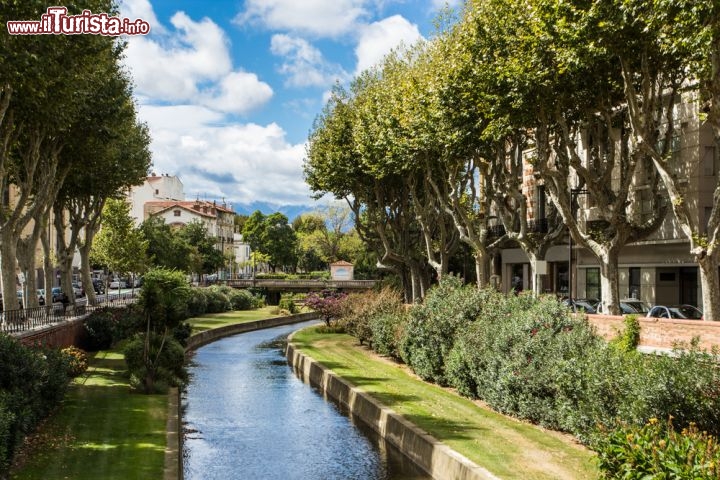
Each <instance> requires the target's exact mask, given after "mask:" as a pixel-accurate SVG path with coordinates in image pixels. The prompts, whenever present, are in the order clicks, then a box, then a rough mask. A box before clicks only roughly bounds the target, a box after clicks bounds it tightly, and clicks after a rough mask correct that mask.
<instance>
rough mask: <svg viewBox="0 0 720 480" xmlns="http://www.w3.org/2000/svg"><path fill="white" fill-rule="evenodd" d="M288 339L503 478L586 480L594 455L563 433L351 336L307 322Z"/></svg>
mask: <svg viewBox="0 0 720 480" xmlns="http://www.w3.org/2000/svg"><path fill="white" fill-rule="evenodd" d="M293 342H294V343H295V344H296V345H297V346H298V347H299V348H300V349H301V350H302V351H303V352H304V353H306V354H308V355H309V356H311V357H312V358H314V359H315V360H317V361H319V362H321V363H322V364H323V365H325V366H326V367H328V368H330V369H332V370H333V371H334V372H335V373H337V374H338V375H340V376H342V377H344V378H345V379H347V380H348V381H350V382H351V383H353V384H354V385H356V386H357V387H359V388H360V389H362V390H364V391H366V392H368V393H370V394H371V395H372V396H374V397H375V398H377V399H378V400H380V401H381V402H382V403H384V404H385V405H387V406H388V407H390V408H392V409H393V410H394V411H396V412H397V413H399V414H401V415H403V416H404V417H405V418H407V419H408V420H410V421H411V422H413V423H414V424H415V425H417V426H419V427H420V428H422V429H423V430H425V431H427V432H429V433H430V434H431V435H433V436H434V437H435V438H437V439H439V440H440V441H442V442H444V443H446V444H447V445H449V446H450V447H451V448H453V449H454V450H456V451H458V452H460V453H461V454H463V455H465V456H466V457H468V458H469V459H471V460H472V461H474V462H476V463H478V464H479V465H482V466H483V467H485V468H487V469H488V470H490V471H491V472H492V473H494V474H495V475H497V476H498V477H500V478H503V479H527V478H533V479H554V480H557V479H591V478H597V477H598V470H597V468H596V466H595V462H594V456H593V454H592V452H590V451H589V450H587V449H585V448H583V447H581V446H579V445H577V444H576V443H575V442H574V441H573V440H572V439H570V438H569V437H566V436H562V435H559V434H556V433H554V432H548V431H545V430H542V429H540V428H537V427H535V426H533V425H529V424H526V423H522V422H519V421H517V420H514V419H511V418H508V417H505V416H503V415H500V414H497V413H495V412H492V411H490V410H488V409H485V408H482V407H480V406H478V404H476V403H474V402H472V401H471V400H468V399H466V398H463V397H460V396H458V395H456V394H455V393H453V392H450V391H448V390H446V389H443V388H440V387H437V386H435V385H431V384H428V383H426V382H423V381H421V380H419V379H417V378H416V377H415V376H413V375H411V374H410V373H408V370H407V369H406V368H405V367H404V366H401V365H397V364H395V363H392V362H389V361H386V360H384V359H381V358H379V357H377V356H376V355H374V354H372V353H371V352H370V351H369V350H367V349H365V348H363V347H360V346H358V345H357V340H356V339H354V338H353V337H350V336H349V335H338V334H320V333H318V332H317V331H316V329H314V328H310V329H305V330H303V331H301V332H299V333H297V334H296V335H295V336H294V337H293Z"/></svg>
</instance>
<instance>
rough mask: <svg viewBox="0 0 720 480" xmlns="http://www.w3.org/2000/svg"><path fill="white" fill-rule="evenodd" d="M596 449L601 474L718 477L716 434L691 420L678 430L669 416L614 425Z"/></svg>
mask: <svg viewBox="0 0 720 480" xmlns="http://www.w3.org/2000/svg"><path fill="white" fill-rule="evenodd" d="M597 450H598V459H599V465H600V470H601V471H602V474H603V478H623V479H628V480H643V479H647V478H658V479H660V478H677V479H693V480H710V479H717V478H720V445H718V439H717V437H714V436H712V435H708V434H707V433H706V432H703V431H700V430H699V429H698V427H697V426H696V425H694V424H691V425H689V426H688V427H687V428H684V429H683V430H682V431H680V432H678V431H676V430H675V429H674V428H673V425H672V418H670V420H668V422H667V424H666V425H663V424H662V423H661V422H658V420H657V419H656V418H650V419H649V420H648V422H647V423H646V424H645V425H642V426H635V425H629V426H628V425H625V426H622V427H620V428H617V429H616V430H613V431H611V432H608V434H607V436H605V437H604V438H603V441H602V442H601V443H600V444H599V445H598V447H597Z"/></svg>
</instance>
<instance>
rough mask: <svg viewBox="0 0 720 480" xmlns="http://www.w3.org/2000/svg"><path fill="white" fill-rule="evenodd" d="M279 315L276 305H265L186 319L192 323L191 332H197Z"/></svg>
mask: <svg viewBox="0 0 720 480" xmlns="http://www.w3.org/2000/svg"><path fill="white" fill-rule="evenodd" d="M277 316H279V313H278V307H273V306H267V307H263V308H258V309H256V310H236V311H233V312H224V313H211V314H207V315H204V316H202V317H195V318H190V319H188V320H186V321H187V323H189V324H190V325H192V333H193V334H195V333H199V332H202V331H205V330H210V329H212V328H220V327H224V326H226V325H234V324H236V323H246V322H253V321H255V320H263V319H265V318H270V317H277Z"/></svg>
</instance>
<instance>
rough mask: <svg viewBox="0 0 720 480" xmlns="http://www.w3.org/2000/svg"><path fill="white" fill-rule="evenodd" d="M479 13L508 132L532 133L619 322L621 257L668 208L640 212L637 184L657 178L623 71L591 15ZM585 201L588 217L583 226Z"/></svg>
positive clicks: (480, 9) (507, 3)
mask: <svg viewBox="0 0 720 480" xmlns="http://www.w3.org/2000/svg"><path fill="white" fill-rule="evenodd" d="M473 5H474V8H473V10H472V15H471V17H472V24H473V25H474V27H473V29H474V31H476V32H479V33H478V36H479V37H480V38H481V39H482V42H480V43H479V45H478V46H476V52H475V54H476V55H478V57H476V58H479V59H483V60H485V61H486V63H487V64H489V65H490V67H491V71H492V73H493V75H492V76H493V78H494V79H495V82H494V83H492V82H491V83H489V84H488V85H489V87H490V91H491V92H493V93H494V95H493V97H494V98H500V97H501V96H504V97H505V101H504V102H502V103H501V104H500V105H499V110H500V111H504V112H507V114H506V115H505V117H504V118H503V122H506V121H509V122H510V124H511V125H512V126H513V127H515V129H526V130H527V131H528V132H531V134H532V144H533V145H532V146H533V147H534V150H533V151H534V154H533V155H532V156H531V157H529V158H528V160H529V163H531V164H532V167H533V173H534V174H536V175H537V176H539V179H540V180H541V181H542V184H543V185H544V187H545V190H546V192H547V193H548V195H549V196H550V199H551V200H552V202H553V204H554V206H555V208H556V209H557V211H558V213H559V214H560V215H561V217H562V218H563V221H564V223H565V225H566V226H567V228H568V230H569V234H570V235H571V236H572V239H573V240H574V241H575V242H577V243H578V244H579V245H582V246H583V247H585V248H586V249H587V250H588V251H590V252H591V253H592V254H593V255H594V256H595V257H596V258H597V260H598V262H599V264H600V277H601V297H602V298H601V300H602V302H603V305H604V307H605V308H606V311H608V312H610V313H619V275H618V256H619V253H620V250H621V249H622V248H623V247H624V246H625V245H627V244H628V243H631V242H634V241H638V240H642V239H643V238H646V237H647V236H648V235H650V234H651V233H652V232H654V231H655V230H657V228H658V227H659V226H660V224H661V223H662V221H663V220H664V218H665V213H666V210H665V208H666V207H665V204H664V203H663V202H662V199H661V198H657V197H656V198H654V199H653V201H652V202H651V203H652V206H651V208H650V209H649V211H648V212H643V213H644V215H640V214H639V213H638V212H637V211H635V210H634V209H633V208H634V207H633V205H635V204H636V202H634V200H636V199H637V198H638V197H639V191H638V189H637V188H636V182H637V180H638V178H639V177H640V176H643V175H646V174H647V172H646V171H641V165H642V162H641V160H642V152H639V151H637V150H633V149H632V148H630V147H631V146H630V145H628V138H627V136H626V135H625V134H624V132H626V130H627V128H626V122H627V117H626V114H625V113H624V112H623V109H622V95H621V93H622V91H621V87H620V77H619V68H618V64H617V62H616V61H615V59H614V58H613V57H612V56H611V55H609V54H608V52H607V51H605V50H604V49H602V48H597V46H596V44H595V43H594V42H592V40H593V39H594V38H595V37H593V35H594V34H595V33H596V28H597V24H596V23H595V22H594V21H593V17H592V13H593V12H592V11H587V10H583V8H581V6H578V5H570V4H561V5H558V4H557V3H556V2H550V1H544V0H537V1H533V2H530V3H529V4H528V3H527V2H517V1H515V0H479V1H476V2H473ZM587 9H590V10H591V6H587ZM501 19H502V21H500V20H501ZM508 19H511V20H510V21H508ZM505 25H513V28H514V30H513V31H507V30H506V29H505V28H504V26H505ZM498 29H500V30H499V31H498ZM498 38H499V39H501V41H497V39H498ZM478 47H480V48H478ZM496 118H502V117H496ZM513 123H515V124H514V125H513ZM650 178H651V183H652V175H651V176H650ZM575 182H577V183H576V184H575V185H573V183H575ZM578 193H583V194H584V198H583V199H582V200H583V202H582V203H583V205H584V206H585V207H586V208H585V209H584V212H583V215H581V217H580V218H577V216H576V213H577V212H576V210H577V209H576V206H575V202H576V201H577V195H576V194H578ZM590 207H593V208H590Z"/></svg>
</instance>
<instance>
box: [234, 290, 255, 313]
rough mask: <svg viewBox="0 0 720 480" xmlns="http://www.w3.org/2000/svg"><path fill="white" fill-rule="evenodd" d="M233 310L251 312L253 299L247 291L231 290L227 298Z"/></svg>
mask: <svg viewBox="0 0 720 480" xmlns="http://www.w3.org/2000/svg"><path fill="white" fill-rule="evenodd" d="M229 300H230V304H231V305H232V309H233V310H252V309H253V308H254V304H255V297H254V296H253V295H252V293H250V292H249V291H247V290H233V291H232V292H231V293H230V296H229Z"/></svg>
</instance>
